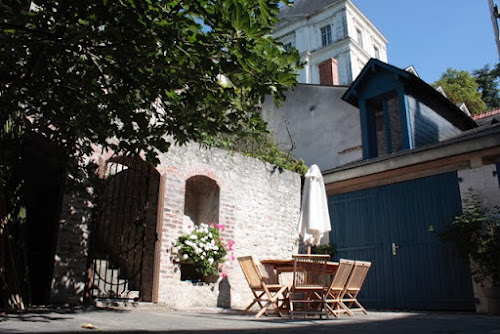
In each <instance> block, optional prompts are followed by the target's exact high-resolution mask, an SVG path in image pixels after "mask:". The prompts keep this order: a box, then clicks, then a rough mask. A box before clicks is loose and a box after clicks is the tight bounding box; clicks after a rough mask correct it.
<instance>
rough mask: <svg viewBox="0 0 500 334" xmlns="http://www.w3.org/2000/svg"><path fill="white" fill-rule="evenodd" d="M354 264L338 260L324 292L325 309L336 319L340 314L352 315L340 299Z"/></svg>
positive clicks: (349, 261) (351, 261)
mask: <svg viewBox="0 0 500 334" xmlns="http://www.w3.org/2000/svg"><path fill="white" fill-rule="evenodd" d="M354 263H355V261H353V260H344V259H340V261H339V267H338V269H337V272H336V273H335V276H334V277H333V279H332V281H331V283H330V286H329V287H328V288H327V290H326V292H325V297H324V298H325V300H324V302H325V307H326V309H327V310H328V312H329V313H330V314H331V315H333V316H335V317H337V318H338V316H339V314H341V313H347V314H348V315H350V316H352V315H353V313H352V312H351V311H350V310H349V308H348V307H347V306H346V305H345V304H344V303H343V302H342V298H343V297H344V294H345V293H346V285H347V282H348V281H349V277H350V276H351V273H352V270H353V268H354Z"/></svg>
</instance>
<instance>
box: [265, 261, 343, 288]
mask: <svg viewBox="0 0 500 334" xmlns="http://www.w3.org/2000/svg"><path fill="white" fill-rule="evenodd" d="M260 263H261V264H262V265H263V266H264V270H265V274H267V277H268V279H269V281H270V282H280V283H288V284H291V283H292V281H293V276H291V275H290V273H293V263H294V260H293V259H266V260H261V261H260ZM326 265H327V267H326V273H327V274H328V275H335V273H336V272H337V268H338V267H339V263H338V262H331V261H328V262H327V263H326ZM265 274H264V275H265Z"/></svg>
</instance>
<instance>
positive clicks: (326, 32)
mask: <svg viewBox="0 0 500 334" xmlns="http://www.w3.org/2000/svg"><path fill="white" fill-rule="evenodd" d="M331 43H332V28H331V27H330V26H329V25H327V26H325V27H323V28H321V45H322V46H326V45H328V44H331Z"/></svg>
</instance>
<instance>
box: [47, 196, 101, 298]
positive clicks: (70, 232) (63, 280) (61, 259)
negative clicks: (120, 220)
mask: <svg viewBox="0 0 500 334" xmlns="http://www.w3.org/2000/svg"><path fill="white" fill-rule="evenodd" d="M91 214H92V205H91V204H90V201H88V200H87V199H85V198H82V197H74V196H65V198H64V200H63V210H62V213H61V220H60V224H59V235H58V243H57V249H56V255H55V259H54V275H53V279H52V287H51V290H52V291H51V292H52V293H51V303H54V304H61V303H64V304H70V305H76V304H79V303H80V302H81V300H82V296H83V290H84V286H85V270H86V266H87V254H88V252H87V250H88V237H89V225H90V218H91Z"/></svg>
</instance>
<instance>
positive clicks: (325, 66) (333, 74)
mask: <svg viewBox="0 0 500 334" xmlns="http://www.w3.org/2000/svg"><path fill="white" fill-rule="evenodd" d="M318 69H319V84H320V85H326V86H336V85H338V84H339V70H338V61H337V59H335V58H330V59H327V60H325V61H323V62H321V63H320V64H319V65H318Z"/></svg>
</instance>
